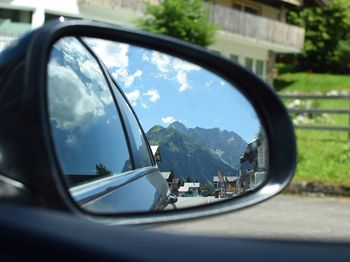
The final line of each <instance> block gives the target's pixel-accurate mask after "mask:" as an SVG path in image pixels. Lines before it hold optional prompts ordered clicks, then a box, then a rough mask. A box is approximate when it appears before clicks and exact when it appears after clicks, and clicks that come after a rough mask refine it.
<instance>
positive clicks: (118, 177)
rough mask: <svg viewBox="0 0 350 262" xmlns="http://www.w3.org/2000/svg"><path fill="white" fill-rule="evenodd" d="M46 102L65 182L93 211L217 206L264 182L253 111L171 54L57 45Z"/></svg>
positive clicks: (83, 42) (106, 44)
mask: <svg viewBox="0 0 350 262" xmlns="http://www.w3.org/2000/svg"><path fill="white" fill-rule="evenodd" d="M48 105H49V119H50V123H51V130H52V137H53V142H54V147H55V152H56V155H57V160H58V162H59V164H60V168H61V171H62V174H63V175H64V177H65V180H66V185H67V187H68V189H69V192H70V194H71V195H72V197H73V199H74V200H75V201H77V203H78V204H79V205H81V207H82V208H84V209H86V210H88V211H91V212H95V213H100V212H102V213H124V212H146V211H153V210H169V209H180V208H186V207H190V206H197V205H205V204H210V203H215V202H217V201H221V200H227V199H234V198H236V197H239V196H240V195H243V194H246V193H249V192H251V191H254V190H255V189H256V188H258V187H259V185H261V184H262V183H263V182H264V181H265V180H266V177H267V175H268V161H269V159H268V141H267V138H266V134H265V131H264V129H263V127H262V124H261V122H260V120H259V118H258V116H257V113H256V111H255V110H254V107H253V106H252V104H251V103H250V102H249V101H248V100H247V99H246V98H245V97H244V96H243V95H242V94H241V93H240V92H239V91H238V90H237V88H236V87H235V86H234V85H232V84H231V83H228V82H227V81H225V80H224V79H223V78H221V77H219V76H218V75H215V74H214V73H212V72H210V71H208V70H206V69H204V68H202V67H200V66H198V65H195V64H192V63H190V62H187V61H184V60H182V59H179V58H176V57H173V56H171V55H167V54H163V53H160V52H157V51H154V50H150V49H145V48H141V47H138V46H133V45H129V44H124V43H117V42H111V41H106V40H101V39H91V38H84V37H65V38H62V39H60V40H59V41H57V42H56V43H55V44H54V45H53V47H52V50H51V54H50V60H49V63H48ZM141 126H142V127H141Z"/></svg>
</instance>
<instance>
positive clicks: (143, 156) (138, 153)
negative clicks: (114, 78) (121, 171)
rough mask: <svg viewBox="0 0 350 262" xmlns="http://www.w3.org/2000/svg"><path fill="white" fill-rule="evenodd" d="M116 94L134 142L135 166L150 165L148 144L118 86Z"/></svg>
mask: <svg viewBox="0 0 350 262" xmlns="http://www.w3.org/2000/svg"><path fill="white" fill-rule="evenodd" d="M116 94H117V96H118V101H119V103H120V106H121V107H122V108H123V109H124V112H125V115H126V119H128V123H129V126H130V129H131V134H130V135H132V138H133V141H134V142H135V145H134V146H135V150H134V151H135V152H134V160H135V165H136V166H137V167H146V166H151V165H152V161H151V157H150V152H149V150H148V145H147V143H146V140H145V137H144V135H143V133H142V131H141V128H140V125H139V123H138V122H137V120H136V117H135V115H134V113H133V112H132V110H131V108H130V106H129V104H128V103H127V102H126V100H125V98H124V97H123V96H122V94H121V93H120V91H119V90H118V88H116Z"/></svg>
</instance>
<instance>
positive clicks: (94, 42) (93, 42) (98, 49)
mask: <svg viewBox="0 0 350 262" xmlns="http://www.w3.org/2000/svg"><path fill="white" fill-rule="evenodd" d="M86 40H87V42H88V44H89V45H90V47H91V48H92V49H93V50H94V52H95V53H96V54H97V55H98V56H99V58H100V59H101V60H102V61H103V63H104V64H105V65H106V66H107V67H108V68H112V67H116V68H127V67H128V66H129V55H128V52H129V45H128V44H123V43H117V42H113V41H107V40H102V39H96V38H86Z"/></svg>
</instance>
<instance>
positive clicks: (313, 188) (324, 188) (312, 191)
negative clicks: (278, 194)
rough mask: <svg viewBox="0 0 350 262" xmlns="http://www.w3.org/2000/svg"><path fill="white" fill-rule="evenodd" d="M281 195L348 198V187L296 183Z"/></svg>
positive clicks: (349, 194)
mask: <svg viewBox="0 0 350 262" xmlns="http://www.w3.org/2000/svg"><path fill="white" fill-rule="evenodd" d="M283 194H295V195H316V196H337V197H350V186H343V185H333V184H325V183H321V182H297V183H291V184H290V185H289V186H288V187H287V188H286V189H285V190H284V191H283Z"/></svg>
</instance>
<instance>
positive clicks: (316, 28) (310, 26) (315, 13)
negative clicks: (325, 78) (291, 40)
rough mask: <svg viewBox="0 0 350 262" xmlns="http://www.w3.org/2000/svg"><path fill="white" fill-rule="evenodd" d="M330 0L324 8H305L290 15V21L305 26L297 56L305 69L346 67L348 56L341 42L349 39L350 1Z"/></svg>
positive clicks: (332, 69)
mask: <svg viewBox="0 0 350 262" xmlns="http://www.w3.org/2000/svg"><path fill="white" fill-rule="evenodd" d="M328 3H329V4H328V5H327V7H325V8H320V7H317V8H304V9H303V10H302V11H300V12H295V11H294V12H289V14H288V21H289V22H291V23H293V24H295V25H298V26H301V27H304V28H305V44H304V48H303V50H302V53H301V54H300V55H299V57H298V62H299V66H301V68H302V69H307V70H310V69H311V70H313V71H318V72H324V71H337V70H340V68H342V67H343V61H342V60H343V59H344V57H347V55H348V53H346V51H347V50H345V52H344V44H341V43H342V41H344V40H348V39H350V34H349V27H350V11H349V10H350V9H349V8H350V1H348V0H333V1H329V2H328ZM339 49H341V50H339ZM337 53H338V54H337Z"/></svg>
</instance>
